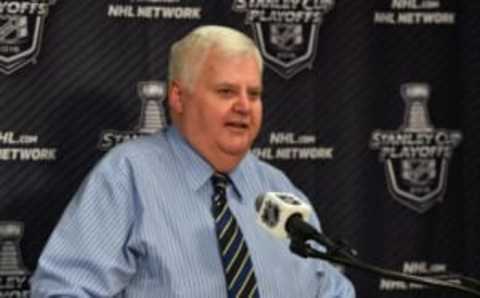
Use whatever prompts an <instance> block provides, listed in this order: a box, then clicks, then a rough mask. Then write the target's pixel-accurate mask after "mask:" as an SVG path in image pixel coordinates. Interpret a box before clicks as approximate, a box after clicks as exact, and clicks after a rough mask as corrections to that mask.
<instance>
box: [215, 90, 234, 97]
mask: <svg viewBox="0 0 480 298" xmlns="http://www.w3.org/2000/svg"><path fill="white" fill-rule="evenodd" d="M218 93H220V94H221V95H224V96H226V95H232V94H233V90H232V89H219V90H218Z"/></svg>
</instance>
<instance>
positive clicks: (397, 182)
mask: <svg viewBox="0 0 480 298" xmlns="http://www.w3.org/2000/svg"><path fill="white" fill-rule="evenodd" d="M401 95H402V97H403V99H404V102H405V112H404V119H403V123H402V125H401V126H400V128H399V129H398V130H375V131H374V132H373V133H372V135H371V138H370V148H371V149H374V150H378V151H379V160H380V161H381V162H383V163H384V168H385V175H386V179H387V184H388V189H389V191H390V193H391V195H392V196H393V198H395V199H396V200H397V201H398V202H400V203H401V204H403V205H404V206H406V207H408V208H411V209H413V210H415V211H417V212H419V213H423V212H426V211H427V210H429V209H430V208H432V207H433V206H434V205H435V204H436V203H439V202H441V201H442V200H443V196H444V194H445V190H446V186H447V176H448V166H449V162H450V159H451V158H452V156H453V151H454V148H455V147H457V146H458V145H459V144H460V142H461V140H462V134H461V132H460V131H456V130H447V129H443V128H440V129H435V127H433V125H432V124H431V121H430V117H429V113H428V106H427V103H428V99H429V97H430V87H429V85H427V84H424V83H407V84H403V85H402V86H401Z"/></svg>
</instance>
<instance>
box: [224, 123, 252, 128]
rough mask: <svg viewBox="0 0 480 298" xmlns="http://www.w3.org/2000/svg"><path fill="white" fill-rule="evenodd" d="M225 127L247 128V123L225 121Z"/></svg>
mask: <svg viewBox="0 0 480 298" xmlns="http://www.w3.org/2000/svg"><path fill="white" fill-rule="evenodd" d="M227 127H231V128H235V129H248V124H247V123H243V122H227Z"/></svg>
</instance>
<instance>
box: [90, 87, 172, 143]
mask: <svg viewBox="0 0 480 298" xmlns="http://www.w3.org/2000/svg"><path fill="white" fill-rule="evenodd" d="M137 92H138V95H139V97H140V99H141V100H142V110H141V114H140V123H139V124H138V126H137V128H136V129H135V130H134V131H116V130H106V131H104V132H103V133H102V135H101V138H100V142H99V144H98V148H99V149H100V150H109V149H110V148H112V147H113V146H115V145H117V144H120V143H123V142H126V141H128V140H133V139H136V138H138V137H139V136H142V135H149V134H153V133H154V132H156V131H157V130H159V129H161V128H163V127H165V125H166V117H165V111H164V109H163V101H164V100H165V97H166V88H165V83H163V82H159V81H145V82H139V83H138V85H137Z"/></svg>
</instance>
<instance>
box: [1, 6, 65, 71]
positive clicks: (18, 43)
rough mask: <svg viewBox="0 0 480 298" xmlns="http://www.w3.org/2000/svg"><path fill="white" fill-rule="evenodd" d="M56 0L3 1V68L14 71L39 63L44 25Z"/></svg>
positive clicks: (2, 69)
mask: <svg viewBox="0 0 480 298" xmlns="http://www.w3.org/2000/svg"><path fill="white" fill-rule="evenodd" d="M55 2H56V0H31V1H0V72H1V73H3V74H6V75H9V74H12V73H13V72H15V71H17V70H18V69H20V68H22V67H24V66H25V65H27V64H29V63H35V62H36V59H37V56H38V54H39V52H40V47H41V42H42V36H43V29H44V26H45V21H46V19H47V15H48V12H49V9H50V6H52V5H54V4H55Z"/></svg>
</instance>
